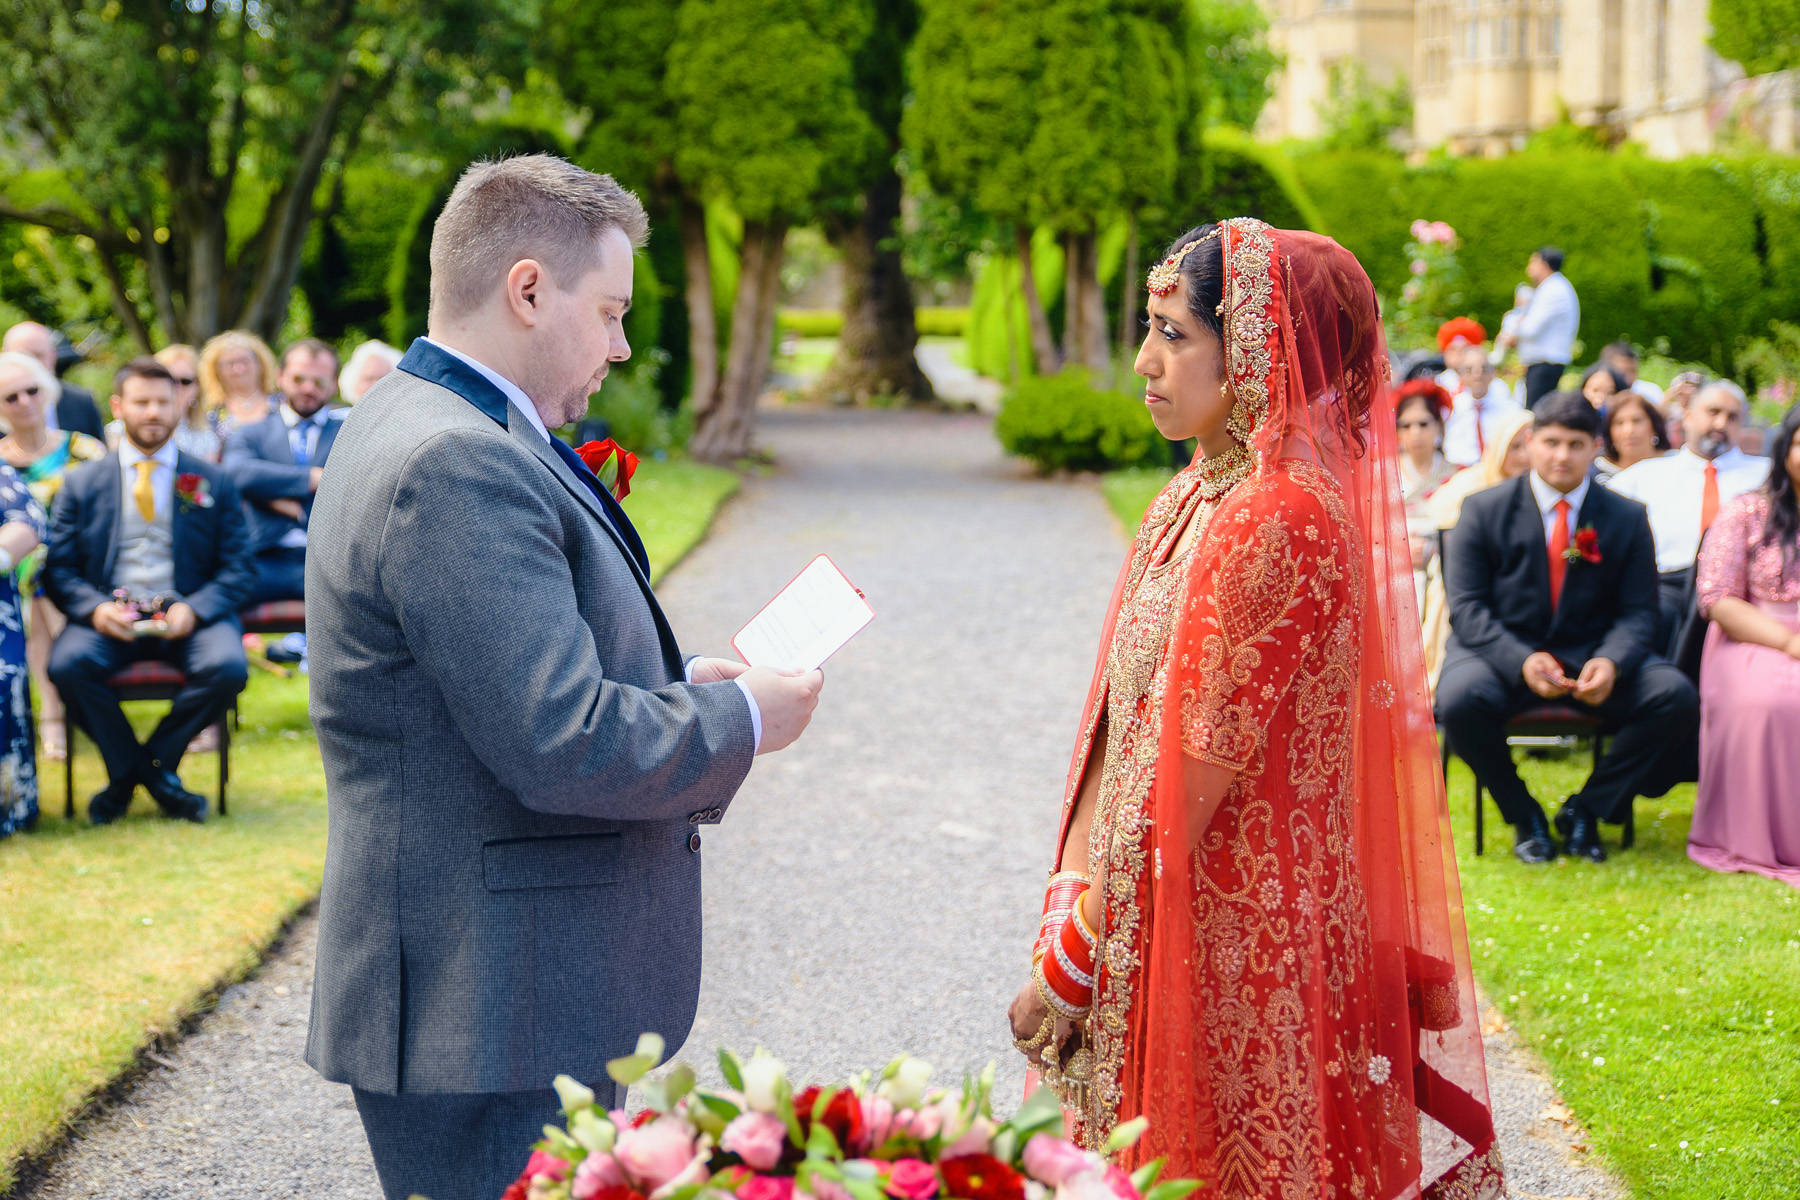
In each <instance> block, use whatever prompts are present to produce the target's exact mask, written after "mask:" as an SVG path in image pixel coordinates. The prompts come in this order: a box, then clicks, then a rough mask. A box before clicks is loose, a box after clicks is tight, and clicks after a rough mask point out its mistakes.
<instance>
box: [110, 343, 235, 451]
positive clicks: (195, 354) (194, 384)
mask: <svg viewBox="0 0 1800 1200" xmlns="http://www.w3.org/2000/svg"><path fill="white" fill-rule="evenodd" d="M156 361H157V362H159V363H161V364H162V365H163V366H165V367H167V368H169V374H170V375H171V376H173V377H174V379H175V406H176V408H178V409H179V410H180V411H181V416H180V419H179V420H178V421H177V422H176V425H175V445H176V447H177V448H178V449H181V450H185V451H186V452H187V453H189V454H192V455H193V456H194V457H195V458H204V459H206V460H207V461H208V462H218V461H219V454H220V452H221V451H222V450H223V449H224V447H223V446H221V445H220V443H219V435H218V434H216V433H214V432H213V430H212V425H211V424H210V423H209V422H208V421H207V419H206V406H205V405H204V404H202V403H201V402H200V352H199V351H198V350H195V349H194V348H193V347H192V346H185V345H182V344H180V343H176V344H175V345H173V346H164V347H163V348H162V349H161V350H158V351H157V352H156ZM122 432H123V430H121V433H122Z"/></svg>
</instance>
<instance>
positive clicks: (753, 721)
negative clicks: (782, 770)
mask: <svg viewBox="0 0 1800 1200" xmlns="http://www.w3.org/2000/svg"><path fill="white" fill-rule="evenodd" d="M699 661H700V660H699V659H698V658H690V659H688V661H687V666H686V667H685V668H683V670H684V671H685V672H686V673H687V681H688V682H689V683H692V682H694V664H695V663H697V662H699ZM731 682H733V683H735V684H737V686H738V691H740V692H742V693H744V703H745V704H747V705H749V706H750V739H751V749H752V750H761V749H762V709H760V708H758V707H757V706H756V697H755V696H754V695H752V694H751V692H750V685H749V684H747V683H745V682H744V680H743V677H742V676H739V677H738V678H736V679H734V680H732V681H731Z"/></svg>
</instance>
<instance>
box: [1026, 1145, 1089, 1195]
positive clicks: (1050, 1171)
mask: <svg viewBox="0 0 1800 1200" xmlns="http://www.w3.org/2000/svg"><path fill="white" fill-rule="evenodd" d="M1021 1161H1022V1162H1023V1163H1024V1164H1025V1170H1026V1171H1027V1172H1029V1173H1030V1175H1031V1177H1032V1178H1033V1179H1035V1180H1037V1181H1038V1182H1039V1183H1047V1184H1049V1185H1050V1186H1051V1187H1061V1186H1062V1184H1063V1181H1064V1180H1066V1179H1068V1178H1070V1177H1071V1176H1074V1175H1078V1174H1080V1173H1081V1172H1083V1171H1086V1170H1089V1169H1090V1168H1092V1167H1096V1166H1098V1165H1099V1160H1098V1159H1097V1158H1095V1157H1094V1156H1093V1155H1091V1154H1089V1153H1088V1152H1087V1151H1086V1150H1083V1149H1082V1148H1081V1147H1080V1146H1077V1145H1075V1143H1073V1142H1067V1141H1064V1140H1063V1139H1062V1138H1059V1137H1051V1136H1050V1135H1049V1134H1047V1133H1040V1134H1038V1135H1037V1136H1036V1137H1034V1138H1032V1139H1031V1140H1030V1141H1029V1142H1026V1143H1025V1153H1024V1154H1023V1155H1022V1156H1021Z"/></svg>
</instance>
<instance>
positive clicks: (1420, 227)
mask: <svg viewBox="0 0 1800 1200" xmlns="http://www.w3.org/2000/svg"><path fill="white" fill-rule="evenodd" d="M1430 228H1431V223H1430V222H1428V221H1426V220H1425V219H1424V218H1423V217H1421V218H1420V219H1418V220H1416V221H1414V222H1413V223H1412V235H1413V236H1414V237H1415V238H1421V239H1422V238H1424V236H1425V233H1426V231H1427V230H1429V229H1430Z"/></svg>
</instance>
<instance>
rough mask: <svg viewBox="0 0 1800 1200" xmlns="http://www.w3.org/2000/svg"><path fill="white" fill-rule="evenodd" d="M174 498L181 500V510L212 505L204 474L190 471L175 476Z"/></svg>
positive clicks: (211, 497)
mask: <svg viewBox="0 0 1800 1200" xmlns="http://www.w3.org/2000/svg"><path fill="white" fill-rule="evenodd" d="M175 498H176V499H177V500H179V501H181V511H182V512H186V511H188V510H189V509H192V508H211V507H212V506H213V495H212V491H211V490H210V489H209V488H208V487H207V484H206V476H204V475H197V474H195V473H194V472H192V471H189V472H187V473H186V474H182V475H177V476H176V477H175Z"/></svg>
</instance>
